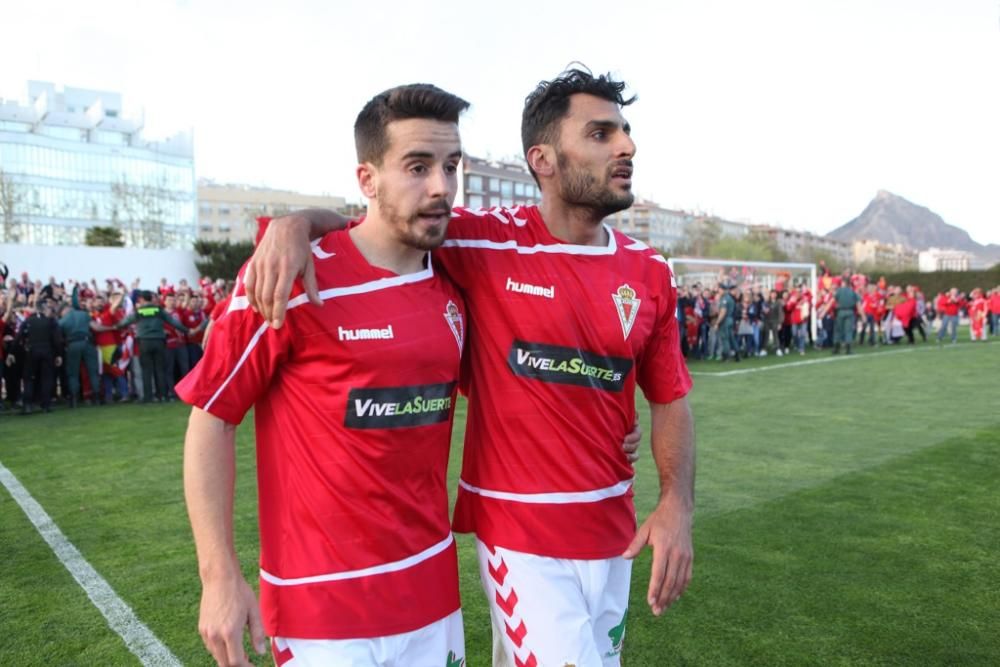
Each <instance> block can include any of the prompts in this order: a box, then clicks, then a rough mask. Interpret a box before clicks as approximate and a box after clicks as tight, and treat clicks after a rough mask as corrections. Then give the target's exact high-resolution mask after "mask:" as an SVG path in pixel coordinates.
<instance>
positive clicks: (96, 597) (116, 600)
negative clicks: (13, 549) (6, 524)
mask: <svg viewBox="0 0 1000 667" xmlns="http://www.w3.org/2000/svg"><path fill="white" fill-rule="evenodd" d="M0 482H3V485H4V486H5V487H6V488H7V491H8V492H9V493H10V495H11V497H12V498H13V499H14V500H15V501H16V502H17V504H18V505H20V506H21V509H22V510H23V511H24V513H25V514H26V515H27V517H28V520H30V521H31V523H32V524H33V525H34V526H35V529H36V530H37V531H38V534H39V535H41V536H42V539H44V540H45V541H46V542H47V543H48V545H49V547H50V548H51V549H52V551H53V553H55V555H56V557H57V558H58V559H59V561H60V562H61V563H62V564H63V566H64V567H65V568H66V569H67V570H69V573H70V574H71V575H73V578H74V579H76V582H77V583H78V584H80V587H81V588H83V590H84V592H86V593H87V597H89V598H90V601H91V602H93V603H94V606H95V607H97V610H98V611H99V612H101V615H103V616H104V618H105V619H107V621H108V626H110V627H111V629H112V630H114V631H115V632H116V633H118V636H119V637H121V638H122V640H124V642H125V645H126V646H127V647H128V650H129V651H131V652H132V653H133V655H135V657H137V658H139V661H140V662H142V664H143V665H155V666H157V667H159V666H160V665H166V666H170V667H173V666H174V665H177V667H180V664H181V663H180V661H179V660H178V659H177V658H176V657H175V656H174V654H173V653H171V652H170V649H168V648H167V647H166V646H164V645H163V643H162V642H161V641H160V640H159V639H157V638H156V635H154V634H153V633H152V632H151V631H150V629H149V628H147V627H146V626H145V625H144V624H143V622H142V621H140V620H139V619H138V617H136V615H135V612H134V611H132V608H131V607H129V606H128V605H127V604H125V602H124V601H123V600H122V599H121V598H120V597H118V594H117V593H115V591H114V589H113V588H111V586H110V585H109V584H108V582H107V581H105V580H104V577H102V576H101V575H100V574H98V573H97V570H95V569H94V568H93V566H91V564H90V563H88V562H87V561H86V559H85V558H84V557H83V554H81V553H80V551H79V550H78V549H77V548H76V547H75V546H73V543H72V542H70V541H69V540H68V539H66V536H65V535H63V532H62V531H61V530H59V526H57V525H56V523H55V521H53V520H52V517H50V516H49V515H48V513H46V511H45V510H44V509H43V508H42V506H41V505H39V504H38V502H37V501H36V500H35V499H34V498H32V497H31V494H30V493H28V490H27V489H25V488H24V486H22V485H21V482H19V481H18V480H17V478H16V477H14V473H12V472H11V471H10V470H8V469H7V468H6V467H5V466H4V465H3V463H0Z"/></svg>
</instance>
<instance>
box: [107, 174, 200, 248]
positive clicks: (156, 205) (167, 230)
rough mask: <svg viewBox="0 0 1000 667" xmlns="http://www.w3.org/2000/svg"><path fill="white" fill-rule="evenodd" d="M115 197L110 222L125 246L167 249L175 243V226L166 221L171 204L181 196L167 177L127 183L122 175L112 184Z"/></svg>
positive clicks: (179, 199)
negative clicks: (118, 231)
mask: <svg viewBox="0 0 1000 667" xmlns="http://www.w3.org/2000/svg"><path fill="white" fill-rule="evenodd" d="M111 194H112V196H113V197H114V201H113V204H112V211H111V222H112V223H113V224H114V225H115V227H118V228H119V229H120V230H121V232H122V237H123V238H124V239H125V243H126V245H128V246H132V247H137V248H167V247H170V246H172V245H175V243H176V241H177V239H176V238H175V237H176V232H175V231H173V230H174V228H173V227H172V226H171V225H168V224H167V223H166V220H167V218H168V216H169V215H170V212H169V211H168V210H167V207H169V206H170V205H171V204H172V203H175V202H181V201H183V200H184V195H183V194H181V193H178V192H176V191H173V190H171V189H170V188H168V187H167V177H166V175H165V174H162V173H161V174H159V175H157V176H155V177H153V179H152V180H151V181H150V182H146V183H140V184H136V183H130V182H128V181H127V180H125V179H124V178H122V180H120V181H119V182H117V183H114V184H112V186H111Z"/></svg>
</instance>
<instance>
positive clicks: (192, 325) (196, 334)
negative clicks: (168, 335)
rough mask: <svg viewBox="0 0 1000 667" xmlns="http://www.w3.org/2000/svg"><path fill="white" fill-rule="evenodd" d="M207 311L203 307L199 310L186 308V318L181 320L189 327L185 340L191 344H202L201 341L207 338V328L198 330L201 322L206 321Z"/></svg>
mask: <svg viewBox="0 0 1000 667" xmlns="http://www.w3.org/2000/svg"><path fill="white" fill-rule="evenodd" d="M206 317H207V315H205V311H204V310H202V309H200V308H199V309H198V310H185V311H184V318H183V319H182V320H181V324H183V325H184V326H186V327H187V328H188V331H190V332H191V333H188V334H187V336H186V337H185V340H186V341H187V343H188V344H189V345H201V341H202V340H203V339H204V338H205V330H204V329H200V330H197V331H196V329H198V327H199V326H201V323H202V322H204V321H205V318H206Z"/></svg>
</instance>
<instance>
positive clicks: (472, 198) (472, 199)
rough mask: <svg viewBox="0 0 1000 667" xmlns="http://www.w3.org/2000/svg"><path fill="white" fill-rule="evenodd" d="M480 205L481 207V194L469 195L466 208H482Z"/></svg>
mask: <svg viewBox="0 0 1000 667" xmlns="http://www.w3.org/2000/svg"><path fill="white" fill-rule="evenodd" d="M482 207H483V197H482V195H469V201H468V208H482Z"/></svg>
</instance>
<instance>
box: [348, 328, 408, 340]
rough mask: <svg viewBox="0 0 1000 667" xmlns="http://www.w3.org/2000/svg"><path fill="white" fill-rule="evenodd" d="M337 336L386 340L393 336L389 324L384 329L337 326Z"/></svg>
mask: <svg viewBox="0 0 1000 667" xmlns="http://www.w3.org/2000/svg"><path fill="white" fill-rule="evenodd" d="M337 336H338V337H339V338H340V340H387V339H389V338H394V336H393V335H392V325H391V324H390V325H389V326H387V327H386V328H384V329H345V328H344V327H337Z"/></svg>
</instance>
